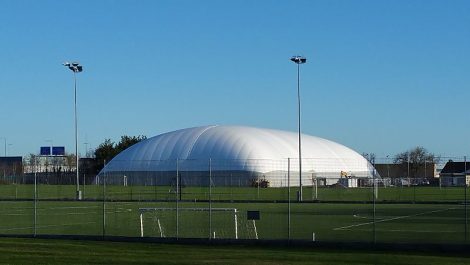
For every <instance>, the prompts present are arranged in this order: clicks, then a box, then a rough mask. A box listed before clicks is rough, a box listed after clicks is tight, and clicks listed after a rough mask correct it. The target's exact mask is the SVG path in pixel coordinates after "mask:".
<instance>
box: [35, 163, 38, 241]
mask: <svg viewBox="0 0 470 265" xmlns="http://www.w3.org/2000/svg"><path fill="white" fill-rule="evenodd" d="M37 204H38V190H37V172H36V170H34V237H36V235H37V220H38V219H37V208H38V207H37Z"/></svg>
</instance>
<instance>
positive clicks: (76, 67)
mask: <svg viewBox="0 0 470 265" xmlns="http://www.w3.org/2000/svg"><path fill="white" fill-rule="evenodd" d="M62 65H64V66H67V67H68V68H69V69H70V70H71V71H72V72H74V73H80V72H82V71H83V66H81V65H80V63H79V62H72V63H69V62H65V63H63V64H62Z"/></svg>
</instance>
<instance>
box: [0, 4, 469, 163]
mask: <svg viewBox="0 0 470 265" xmlns="http://www.w3.org/2000/svg"><path fill="white" fill-rule="evenodd" d="M0 4H1V8H0V47H1V49H0V62H1V64H0V117H1V121H0V137H6V138H7V142H8V144H12V145H9V146H8V153H9V155H26V154H28V153H37V152H39V147H40V146H44V145H49V144H50V143H49V142H46V140H49V139H52V140H53V143H54V145H65V146H66V149H67V150H68V151H69V152H73V150H74V134H73V132H74V130H73V128H74V127H73V75H72V72H71V71H69V70H68V69H66V68H65V67H63V66H62V65H61V63H62V62H64V61H66V60H68V61H71V60H78V61H80V62H81V63H82V64H83V66H84V72H83V73H80V74H79V75H78V82H79V83H78V104H79V105H78V112H79V143H80V146H79V148H80V152H81V153H82V154H83V153H84V152H85V145H84V143H85V142H88V143H89V145H88V147H96V145H98V144H99V143H101V142H102V141H103V140H104V139H106V138H111V139H112V140H114V141H117V140H119V137H120V136H121V135H141V134H142V135H146V136H149V137H150V136H155V135H158V134H160V133H163V132H167V131H171V130H176V129H180V128H186V127H192V126H199V125H208V124H225V125H248V126H256V127H264V128H274V129H282V130H290V131H296V130H297V120H296V117H297V116H296V115H297V105H296V104H297V101H296V74H297V73H296V66H295V64H293V63H292V62H290V61H289V58H290V57H291V56H292V55H295V54H302V55H304V56H306V57H307V58H308V62H307V64H305V65H302V66H301V94H302V103H303V106H302V110H303V116H302V124H303V132H304V133H307V134H311V135H316V136H320V137H324V138H327V139H331V140H334V141H337V142H339V143H342V144H344V145H346V146H349V147H351V148H353V149H355V150H356V151H358V152H360V153H362V152H366V153H376V154H377V155H378V156H385V155H394V154H396V153H398V152H402V151H405V150H407V149H409V148H412V147H414V146H417V145H421V146H423V147H425V148H427V149H428V150H429V151H431V152H434V153H437V154H441V155H443V156H451V155H452V156H460V155H468V154H470V152H469V151H470V141H469V139H470V137H469V132H470V122H469V121H470V113H469V108H468V99H469V98H470V15H469V14H470V1H459V0H453V1H430V0H425V1H404V0H403V1H400V0H399V1H377V0H374V1H365V0H357V1H346V0H345V1H334V0H328V1H326V0H325V1H313V0H307V1H272V0H266V1H262V0H258V1H219V0H214V1H205V0H201V1H157V0H152V1H142V0H140V1H104V0H100V1H62V0H61V1H59V0H58V1H33V0H31V1H26V0H23V1H16V0H15V1H9V0H2V1H0ZM0 140H1V139H0ZM0 147H2V148H0V153H1V155H3V141H0Z"/></svg>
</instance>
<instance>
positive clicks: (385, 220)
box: [333, 208, 457, 230]
mask: <svg viewBox="0 0 470 265" xmlns="http://www.w3.org/2000/svg"><path fill="white" fill-rule="evenodd" d="M454 209H457V208H447V209H442V210H434V211H429V212H423V213H417V214H411V215H404V216H397V217H392V218H388V219H382V220H378V221H375V223H382V222H388V221H394V220H398V219H404V218H408V217H414V216H420V215H425V214H430V213H438V212H445V211H448V210H454ZM373 223H374V221H372V222H367V223H360V224H355V225H348V226H342V227H337V228H333V230H344V229H348V228H351V227H358V226H363V225H370V224H373Z"/></svg>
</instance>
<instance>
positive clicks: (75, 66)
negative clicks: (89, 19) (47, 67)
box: [63, 62, 83, 200]
mask: <svg viewBox="0 0 470 265" xmlns="http://www.w3.org/2000/svg"><path fill="white" fill-rule="evenodd" d="M63 65H64V66H67V67H68V68H69V69H70V70H72V72H73V80H74V116H75V159H76V165H77V169H76V171H77V172H76V177H77V190H76V199H77V200H81V199H82V193H81V191H80V182H79V181H80V180H79V165H78V162H79V158H78V128H77V127H78V125H77V124H78V122H77V75H76V74H77V73H79V72H82V70H83V68H82V66H81V65H80V64H79V63H77V62H73V63H68V62H66V63H64V64H63Z"/></svg>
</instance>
